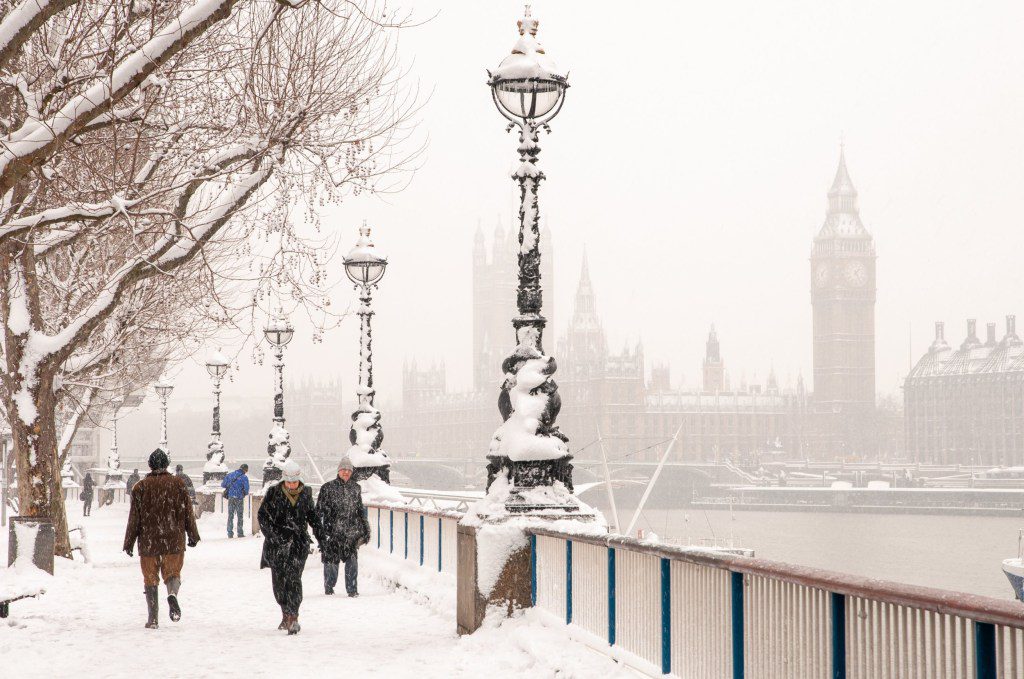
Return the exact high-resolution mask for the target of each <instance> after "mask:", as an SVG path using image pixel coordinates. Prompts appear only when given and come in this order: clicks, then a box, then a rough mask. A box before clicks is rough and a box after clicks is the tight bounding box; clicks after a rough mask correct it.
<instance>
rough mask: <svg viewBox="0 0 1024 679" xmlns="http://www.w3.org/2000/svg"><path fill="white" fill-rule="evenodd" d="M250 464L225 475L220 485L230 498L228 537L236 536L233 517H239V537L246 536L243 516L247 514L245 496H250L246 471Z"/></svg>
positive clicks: (237, 520)
mask: <svg viewBox="0 0 1024 679" xmlns="http://www.w3.org/2000/svg"><path fill="white" fill-rule="evenodd" d="M248 471H249V465H247V464H243V465H242V466H241V467H239V468H238V469H236V470H235V471H233V472H231V473H230V474H228V475H227V476H225V477H224V478H223V479H222V480H221V482H220V486H221V488H223V489H224V497H226V498H227V499H228V537H229V538H233V537H235V536H234V534H233V533H232V531H231V524H232V517H237V519H236V522H237V526H238V537H240V538H244V537H245V531H244V530H242V518H243V517H244V516H245V498H246V497H248V496H249V477H248V476H246V473H247V472H248Z"/></svg>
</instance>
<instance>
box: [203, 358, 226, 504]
mask: <svg viewBox="0 0 1024 679" xmlns="http://www.w3.org/2000/svg"><path fill="white" fill-rule="evenodd" d="M230 365H231V362H230V361H228V359H227V357H225V356H224V354H222V353H220V352H219V351H215V352H214V353H212V354H211V355H210V357H209V358H208V359H207V361H206V372H208V373H210V377H211V378H213V428H212V430H211V432H210V443H209V444H207V446H206V448H207V450H206V464H205V465H203V484H204V485H210V486H214V491H215V492H216V491H217V490H218V489H219V485H220V481H221V479H223V478H224V475H225V474H227V473H228V468H227V466H226V465H225V464H224V444H223V443H221V440H220V382H221V380H222V379H224V375H226V374H227V372H228V368H229V367H230Z"/></svg>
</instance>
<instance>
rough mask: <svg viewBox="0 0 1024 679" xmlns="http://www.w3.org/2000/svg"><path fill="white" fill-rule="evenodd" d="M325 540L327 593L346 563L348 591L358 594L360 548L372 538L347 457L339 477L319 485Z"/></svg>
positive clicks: (318, 508)
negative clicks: (339, 566)
mask: <svg viewBox="0 0 1024 679" xmlns="http://www.w3.org/2000/svg"><path fill="white" fill-rule="evenodd" d="M316 513H317V516H318V517H319V519H320V526H321V530H322V531H323V540H322V541H321V542H320V559H321V560H322V561H323V563H324V593H325V594H334V586H335V585H336V584H338V564H339V562H342V561H344V562H345V591H346V592H348V595H349V596H350V597H356V596H359V589H358V587H357V579H358V576H359V562H358V555H359V547H360V545H365V544H366V543H367V542H369V541H370V523H369V521H367V520H366V510H365V509H364V508H363V496H362V489H361V488H360V487H359V484H358V483H357V482H356V481H353V480H352V463H351V462H349V461H348V458H347V457H346V458H345V459H343V460H342V461H341V464H339V465H338V476H337V478H334V479H331V480H330V481H328V482H327V483H325V484H324V485H322V486H321V487H320V494H319V495H318V496H317V498H316Z"/></svg>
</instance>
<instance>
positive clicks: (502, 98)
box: [487, 7, 579, 512]
mask: <svg viewBox="0 0 1024 679" xmlns="http://www.w3.org/2000/svg"><path fill="white" fill-rule="evenodd" d="M518 25H519V39H518V41H517V42H516V44H515V46H514V47H513V48H512V54H510V55H509V56H507V57H505V59H504V60H502V62H501V64H500V65H499V66H498V68H497V69H496V70H495V71H494V72H493V73H492V72H490V71H488V76H489V77H488V80H487V84H488V85H489V86H490V88H491V96H492V97H493V99H494V104H495V106H496V107H497V109H498V112H499V113H501V115H502V116H504V117H505V118H506V119H508V120H509V126H508V130H513V129H517V128H518V130H519V146H518V151H519V165H518V167H517V168H516V170H515V172H514V173H513V174H512V179H513V180H514V181H516V182H517V183H518V184H519V198H520V204H519V258H518V259H519V286H518V290H517V299H516V303H517V307H518V312H519V313H518V315H517V316H516V317H515V318H513V319H512V327H513V328H514V330H515V335H516V348H515V349H514V350H513V352H512V354H511V355H509V356H508V357H507V358H506V359H505V360H504V362H503V363H502V374H504V375H506V379H505V382H504V383H503V384H502V387H501V395H500V396H499V398H498V409H499V410H500V411H501V416H502V419H503V420H504V423H503V424H502V425H501V426H500V427H499V428H498V430H497V431H496V432H495V433H494V437H493V438H492V440H491V445H490V450H489V454H488V456H487V459H488V464H487V487H488V490H490V487H491V484H492V483H493V482H494V481H495V479H496V478H497V477H498V476H499V475H500V476H502V477H504V478H505V479H507V480H508V482H509V483H510V484H511V488H510V492H509V496H508V499H507V501H506V507H507V509H508V510H509V511H513V512H526V511H544V510H554V511H574V510H576V509H578V507H579V505H578V503H577V502H576V501H575V500H574V499H573V497H572V465H571V464H570V462H571V460H572V456H571V455H570V454H569V447H568V437H566V436H565V434H562V433H561V432H560V431H559V430H558V427H557V426H555V418H556V417H557V415H558V411H559V409H560V408H561V399H560V397H559V395H558V386H557V385H556V384H555V382H554V380H553V379H552V375H553V374H554V372H555V369H556V364H555V359H554V358H552V357H550V356H546V355H545V354H544V348H543V334H544V326H545V324H546V320H545V318H544V316H543V314H542V313H541V310H542V301H543V300H542V290H541V280H540V259H541V253H540V212H539V210H538V207H537V189H538V187H539V185H540V181H541V180H542V179H544V173H543V172H541V171H540V170H539V169H538V168H537V156H538V154H539V153H540V146H539V145H538V138H539V133H540V130H541V129H545V130H549V128H548V123H549V122H551V120H552V119H553V118H554V117H555V116H556V115H558V112H559V111H560V110H561V108H562V104H563V102H564V101H565V91H566V89H567V88H568V87H569V85H568V82H567V81H566V76H565V75H564V74H562V73H561V72H560V71H559V70H558V68H557V67H556V66H555V64H554V62H553V61H552V60H551V59H550V58H549V57H548V56H547V54H546V53H545V51H544V48H543V47H541V45H540V43H539V42H537V39H536V36H537V27H538V22H537V19H535V18H533V17H532V16H530V10H529V7H527V9H526V12H525V16H523V18H522V19H520V20H519V22H518ZM556 484H560V485H556ZM563 486H564V492H562V487H563ZM536 487H548V488H550V489H551V490H552V491H553V492H551V493H546V494H545V493H541V494H538V493H531V494H529V495H531V496H533V497H534V499H533V500H527V499H524V496H523V493H522V491H524V490H527V489H530V488H536ZM540 496H544V497H545V498H546V499H544V500H539V499H537V498H538V497H540Z"/></svg>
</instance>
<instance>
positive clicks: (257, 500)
mask: <svg viewBox="0 0 1024 679" xmlns="http://www.w3.org/2000/svg"><path fill="white" fill-rule="evenodd" d="M249 498H250V500H249V501H250V505H249V506H250V507H251V509H250V512H251V514H252V516H251V517H250V518H251V519H252V528H251V529H250V530H251V533H250V534H251V535H259V534H260V520H259V513H260V505H261V504H263V496H262V495H250V496H249Z"/></svg>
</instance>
